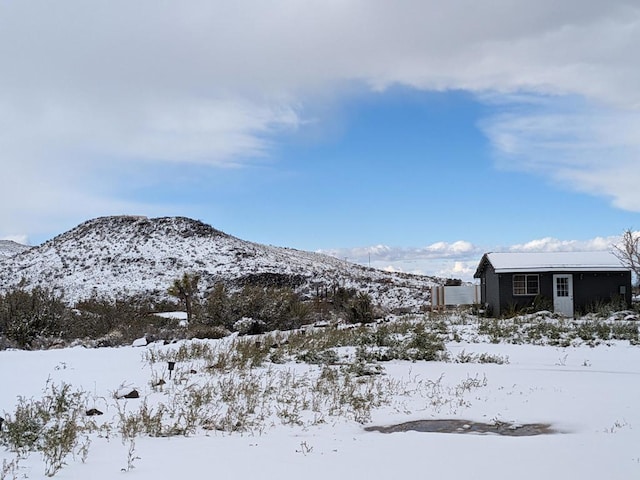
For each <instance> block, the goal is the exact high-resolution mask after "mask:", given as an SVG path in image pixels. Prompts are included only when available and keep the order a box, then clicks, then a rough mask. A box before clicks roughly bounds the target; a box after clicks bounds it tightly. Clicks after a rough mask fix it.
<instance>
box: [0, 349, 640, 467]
mask: <svg viewBox="0 0 640 480" xmlns="http://www.w3.org/2000/svg"><path fill="white" fill-rule="evenodd" d="M469 338H478V337H477V336H476V337H469ZM463 340H464V339H463ZM225 341H229V340H228V339H227V340H221V341H218V342H225ZM215 343H216V342H214V341H212V342H210V344H211V345H215ZM179 345H181V344H174V345H167V346H162V345H158V344H151V345H149V346H146V347H140V348H134V347H126V348H103V349H85V348H82V347H76V348H70V349H61V350H50V351H33V352H27V351H2V352H0V385H2V387H1V388H0V411H5V412H7V413H11V412H12V411H13V410H14V408H15V406H16V405H17V396H22V397H25V398H30V397H33V398H40V397H41V396H42V391H43V388H44V386H45V384H46V383H47V381H49V382H51V383H52V384H61V382H65V383H68V384H71V385H73V387H74V388H82V390H84V391H86V392H87V393H88V398H89V402H90V403H89V404H88V405H87V408H91V407H93V406H95V407H97V408H99V409H101V410H103V411H104V413H105V415H104V416H103V417H100V418H101V421H109V420H107V419H109V418H115V417H116V416H117V412H118V405H120V408H121V409H122V408H124V409H127V408H128V409H136V408H139V406H140V404H141V403H142V402H143V401H145V399H146V400H147V401H149V402H150V403H151V404H153V402H156V401H158V399H159V398H164V397H163V396H165V395H166V394H168V392H169V391H170V390H171V389H175V388H185V387H184V386H176V385H175V384H174V383H172V382H171V381H169V382H168V383H167V384H166V385H165V386H164V390H163V391H162V392H158V389H157V388H156V389H154V388H153V387H152V386H151V383H152V381H153V379H154V378H157V376H163V377H164V378H166V374H167V373H168V372H166V371H164V370H163V368H164V364H163V363H152V362H150V361H149V353H148V352H149V351H153V352H155V353H156V354H161V353H162V352H168V351H172V350H173V351H175V349H176V348H178V347H179ZM150 349H151V350H150ZM447 350H448V351H449V353H450V354H451V356H453V357H455V356H456V355H459V354H460V353H461V352H463V351H464V352H465V354H473V353H478V354H481V353H486V354H490V355H493V356H495V357H496V358H498V357H499V358H507V357H508V363H506V364H495V363H487V364H481V363H451V362H423V361H417V362H408V361H392V362H387V363H383V364H382V366H383V368H384V375H383V376H379V377H380V378H384V379H385V381H391V380H396V381H397V384H396V385H397V387H396V388H397V391H396V392H395V395H396V398H395V399H394V400H393V401H391V402H389V403H388V404H386V405H385V406H381V407H380V408H377V409H374V410H373V411H372V413H371V418H370V420H368V421H367V422H366V423H365V424H361V423H358V422H356V421H354V420H353V419H349V418H348V415H345V416H342V417H341V416H336V417H331V416H327V417H326V419H325V423H321V422H306V423H305V422H302V423H303V425H302V426H291V425H289V424H286V425H285V424H283V422H281V421H277V419H276V420H273V419H270V420H267V421H266V427H265V428H255V429H252V430H250V431H244V432H242V433H238V432H236V433H222V432H219V431H216V430H203V429H199V430H198V431H197V432H196V433H194V434H190V435H189V436H172V437H160V438H158V437H156V438H153V437H148V436H144V435H142V436H139V437H137V438H136V440H135V444H134V445H133V450H131V451H130V448H132V444H131V442H127V441H124V442H123V441H121V438H120V437H119V435H118V434H117V433H113V435H112V436H111V438H109V439H105V438H99V437H98V436H97V435H94V436H93V437H92V442H91V446H90V450H89V454H88V457H87V458H86V462H84V463H83V462H81V461H80V459H79V458H76V459H74V458H72V457H69V458H68V459H67V463H68V465H66V466H65V467H63V468H62V469H61V470H60V471H59V472H58V473H57V474H56V476H55V478H59V479H80V478H91V479H112V478H118V477H119V476H121V475H122V476H124V478H126V477H131V478H137V479H154V480H156V479H160V478H162V479H170V478H214V477H215V478H234V479H249V478H265V479H268V478H277V479H296V480H299V479H309V480H313V479H322V480H326V479H330V478H363V479H364V478H366V479H385V480H389V479H391V478H473V479H485V478H486V479H513V478H518V479H536V480H539V479H542V478H545V479H556V478H558V479H567V478H579V479H634V478H640V346H633V345H630V344H629V342H627V341H619V342H608V343H607V344H601V345H598V346H595V347H589V346H586V345H579V346H572V347H555V346H548V345H547V346H544V345H543V346H540V345H513V344H492V343H470V342H469V341H462V342H450V343H448V344H447ZM192 367H193V365H192V364H191V363H188V362H183V363H178V364H177V365H176V367H175V368H176V370H175V371H174V372H173V373H174V379H175V378H176V375H178V377H179V372H180V370H181V369H183V370H184V369H190V368H192ZM269 369H273V370H275V371H278V372H290V373H291V372H293V373H294V374H296V375H299V376H303V377H304V376H305V375H308V376H309V377H308V378H313V376H314V375H319V372H320V371H321V370H322V367H320V366H314V365H311V366H310V365H307V364H302V363H295V362H286V363H284V364H269V365H268V366H265V367H261V368H258V369H254V370H255V372H258V373H259V372H262V371H267V370H269ZM183 373H184V372H183ZM201 375H204V374H203V373H202V372H196V373H193V374H192V376H191V377H189V378H191V379H192V380H185V381H186V382H189V381H193V382H197V381H198V380H197V379H198V378H201V377H200V376H201ZM218 375H224V374H223V373H220V374H218ZM181 378H187V377H186V376H183V377H181ZM305 378H307V377H305ZM470 380H472V381H473V382H471V383H474V386H473V387H469V388H460V387H461V385H465V382H467V384H468V383H469V381H470ZM428 385H431V386H433V385H438V388H437V389H431V390H430V389H429V388H426V387H427V386H428ZM122 386H131V387H135V388H137V389H138V390H139V392H140V394H141V398H138V399H129V400H125V399H121V400H116V399H115V398H114V393H115V392H116V391H118V390H121V387H122ZM186 391H187V390H186V388H185V390H183V392H186ZM434 396H438V397H440V398H439V399H434V398H433V397H434ZM125 405H126V407H125ZM3 416H4V415H3ZM274 418H275V417H274ZM420 419H464V420H469V421H479V422H487V423H491V422H510V423H514V424H526V423H549V424H551V427H552V428H553V429H555V430H556V431H557V432H558V433H554V434H544V435H537V436H525V437H510V436H500V435H496V434H461V433H421V432H414V431H408V432H404V433H391V434H386V433H379V432H369V431H366V430H365V427H366V426H371V425H393V424H398V423H402V422H407V421H410V420H420ZM14 458H15V455H14V454H13V453H11V452H8V451H4V450H2V451H0V459H4V460H5V461H6V462H9V461H11V460H13V459H14ZM128 467H132V468H128ZM43 472H44V468H43V464H42V459H41V457H40V455H39V454H37V453H32V454H31V455H30V456H29V457H28V458H26V459H21V460H19V461H18V469H17V470H16V471H14V472H12V473H6V474H5V475H6V478H7V479H10V478H14V476H12V475H14V473H15V478H23V475H26V476H27V477H28V478H42V477H43Z"/></svg>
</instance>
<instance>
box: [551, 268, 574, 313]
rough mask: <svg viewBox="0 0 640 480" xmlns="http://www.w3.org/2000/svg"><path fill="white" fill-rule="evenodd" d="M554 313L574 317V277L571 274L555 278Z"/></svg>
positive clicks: (555, 276)
mask: <svg viewBox="0 0 640 480" xmlns="http://www.w3.org/2000/svg"><path fill="white" fill-rule="evenodd" d="M553 311H554V312H555V313H559V314H560V315H564V316H565V317H573V276H572V275H570V274H563V275H554V276H553Z"/></svg>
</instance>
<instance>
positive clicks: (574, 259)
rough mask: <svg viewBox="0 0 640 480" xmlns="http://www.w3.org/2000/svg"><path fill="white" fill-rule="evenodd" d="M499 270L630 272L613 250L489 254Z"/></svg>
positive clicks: (489, 257)
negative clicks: (611, 251)
mask: <svg viewBox="0 0 640 480" xmlns="http://www.w3.org/2000/svg"><path fill="white" fill-rule="evenodd" d="M486 256H487V258H488V260H489V261H490V262H491V265H492V266H493V268H494V269H495V271H496V273H510V272H525V271H526V272H543V271H544V272H550V271H566V270H573V271H629V268H626V267H624V266H623V265H622V264H621V263H620V260H619V259H618V258H617V257H616V256H615V255H614V254H613V253H610V252H525V253H513V252H509V253H502V252H492V253H487V254H486Z"/></svg>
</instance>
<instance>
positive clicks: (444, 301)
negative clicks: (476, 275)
mask: <svg viewBox="0 0 640 480" xmlns="http://www.w3.org/2000/svg"><path fill="white" fill-rule="evenodd" d="M474 303H480V285H463V286H457V287H448V286H445V287H432V288H431V309H432V310H433V309H438V310H442V309H444V308H445V307H457V306H458V305H473V304H474Z"/></svg>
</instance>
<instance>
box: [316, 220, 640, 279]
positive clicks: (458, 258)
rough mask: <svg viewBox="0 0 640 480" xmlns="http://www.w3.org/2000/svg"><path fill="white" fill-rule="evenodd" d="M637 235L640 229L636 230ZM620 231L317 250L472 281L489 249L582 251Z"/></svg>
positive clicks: (607, 247)
mask: <svg viewBox="0 0 640 480" xmlns="http://www.w3.org/2000/svg"><path fill="white" fill-rule="evenodd" d="M636 233H637V234H638V235H640V232H636ZM620 240H621V236H620V235H612V236H608V237H594V238H589V239H586V240H562V239H558V238H553V237H545V238H539V239H534V240H530V241H528V242H525V243H520V244H515V245H510V246H506V247H505V246H502V247H500V246H495V245H493V246H478V245H474V244H472V243H471V242H467V241H464V240H459V241H457V242H453V243H448V242H435V243H433V244H431V245H429V246H428V247H421V248H400V247H391V246H386V245H376V246H373V247H359V248H351V249H349V248H342V249H333V250H324V251H320V253H324V254H327V255H332V256H335V257H337V258H342V259H344V258H346V259H347V260H348V261H350V262H353V263H359V264H361V265H365V266H368V265H370V266H372V267H374V268H378V269H380V270H386V271H389V272H405V273H415V274H420V275H430V276H436V277H442V278H460V279H462V280H464V281H473V274H474V273H475V271H476V268H477V267H478V263H479V262H480V259H481V258H482V255H483V254H484V253H486V252H490V251H511V252H585V251H611V250H612V247H613V245H616V244H619V242H620Z"/></svg>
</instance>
